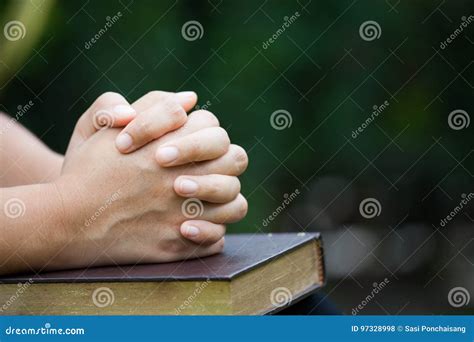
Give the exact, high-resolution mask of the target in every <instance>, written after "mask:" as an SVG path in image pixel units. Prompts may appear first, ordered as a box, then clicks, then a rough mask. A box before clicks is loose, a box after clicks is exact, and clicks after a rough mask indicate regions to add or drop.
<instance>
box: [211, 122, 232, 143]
mask: <svg viewBox="0 0 474 342" xmlns="http://www.w3.org/2000/svg"><path fill="white" fill-rule="evenodd" d="M213 130H214V131H215V134H216V135H217V136H218V137H219V139H220V140H222V141H225V144H226V145H227V147H228V146H229V145H230V138H229V134H228V133H227V131H226V130H225V129H224V128H222V127H214V128H213Z"/></svg>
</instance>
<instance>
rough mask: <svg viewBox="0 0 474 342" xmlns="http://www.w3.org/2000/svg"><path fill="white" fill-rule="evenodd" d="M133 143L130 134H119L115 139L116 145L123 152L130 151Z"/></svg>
mask: <svg viewBox="0 0 474 342" xmlns="http://www.w3.org/2000/svg"><path fill="white" fill-rule="evenodd" d="M132 143H133V141H132V137H131V136H130V135H129V134H128V133H122V134H119V136H118V137H117V138H116V139H115V145H116V146H117V148H118V149H119V150H120V151H122V152H125V151H126V150H128V149H129V148H130V147H131V146H132Z"/></svg>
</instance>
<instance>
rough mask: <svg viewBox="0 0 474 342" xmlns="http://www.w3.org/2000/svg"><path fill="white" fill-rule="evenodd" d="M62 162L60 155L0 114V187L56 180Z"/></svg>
mask: <svg viewBox="0 0 474 342" xmlns="http://www.w3.org/2000/svg"><path fill="white" fill-rule="evenodd" d="M62 163H63V156H61V155H59V154H57V153H55V152H54V151H52V150H51V149H49V148H48V147H47V146H46V145H45V144H43V143H42V142H41V140H39V139H38V138H37V137H35V136H34V135H33V134H32V133H30V132H29V131H28V130H27V129H25V128H24V127H23V126H21V125H20V124H19V123H18V122H16V120H15V119H14V118H10V117H8V116H6V115H5V114H2V113H0V187H10V186H16V185H25V184H38V183H46V182H49V181H52V180H54V179H56V178H57V177H59V174H60V172H61V165H62Z"/></svg>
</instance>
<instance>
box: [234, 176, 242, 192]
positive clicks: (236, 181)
mask: <svg viewBox="0 0 474 342" xmlns="http://www.w3.org/2000/svg"><path fill="white" fill-rule="evenodd" d="M240 190H241V184H240V180H239V179H238V178H237V177H234V192H233V193H234V194H239V193H240Z"/></svg>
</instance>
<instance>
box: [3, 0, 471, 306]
mask: <svg viewBox="0 0 474 342" xmlns="http://www.w3.org/2000/svg"><path fill="white" fill-rule="evenodd" d="M118 13H120V15H119V14H118ZM473 14H474V3H473V2H472V1H471V0H457V1H449V2H448V1H446V2H445V1H417V2H413V1H396V0H386V1H377V2H375V1H362V0H359V1H358V0H339V1H333V2H328V1H324V2H323V1H315V0H298V1H276V0H273V1H272V0H265V1H250V0H241V1H223V0H209V1H205V0H203V1H151V0H141V1H138V0H118V1H117V0H108V1H100V2H99V1H51V0H31V1H29V0H28V1H27V0H21V1H20V0H18V1H5V0H0V20H1V27H2V28H5V26H6V25H7V23H9V22H11V21H13V20H19V21H21V22H22V23H23V24H24V32H23V33H21V34H20V36H21V38H20V39H18V40H16V39H17V38H15V40H13V41H12V40H11V39H10V40H8V39H6V36H5V35H6V33H5V32H2V33H3V34H2V35H1V36H0V109H1V110H2V111H4V112H7V113H9V114H10V115H12V116H15V115H16V114H17V113H18V112H19V111H22V110H23V109H24V108H25V105H26V104H28V103H30V101H32V102H33V104H34V105H33V106H32V107H31V108H30V109H29V110H27V111H26V112H25V113H23V114H22V115H20V116H19V121H20V123H21V124H23V125H25V126H26V127H28V128H29V129H31V130H32V131H33V132H35V134H37V135H38V136H40V137H41V139H42V140H43V141H45V142H46V143H47V144H48V145H49V146H51V148H53V149H54V150H56V151H59V152H64V151H65V149H66V146H67V143H68V139H69V137H70V135H71V133H72V130H73V128H74V124H75V122H76V120H77V119H78V118H79V116H80V115H81V114H82V113H83V112H84V111H85V109H86V108H87V107H88V106H89V105H90V104H91V103H92V102H93V101H94V99H95V98H97V97H98V96H99V95H100V94H101V93H104V92H106V91H115V92H119V93H121V94H123V95H124V96H125V97H126V98H127V99H129V100H130V101H134V100H135V99H137V98H139V97H140V96H142V95H143V94H144V93H146V92H148V91H150V90H154V89H164V90H169V91H183V90H194V91H196V92H197V93H198V94H199V106H200V107H205V108H208V109H209V110H210V111H212V112H214V113H215V114H216V115H217V116H218V117H219V119H220V121H221V124H222V126H223V127H225V128H226V129H227V130H228V131H229V133H230V136H231V138H232V140H233V142H234V143H237V144H240V145H242V146H243V147H245V148H246V150H247V151H248V154H249V157H250V166H249V169H248V171H247V172H246V174H245V175H244V176H243V177H242V184H243V193H244V195H245V196H246V197H247V198H248V200H249V203H250V211H249V214H248V217H247V218H246V219H245V220H244V221H242V222H240V223H238V224H235V225H232V226H231V227H230V228H229V232H231V233H237V232H255V233H262V232H263V233H269V232H279V231H281V232H282V231H297V232H305V231H321V232H322V234H323V238H324V242H325V248H326V264H327V271H328V277H329V278H328V284H327V285H326V287H325V289H324V290H325V293H326V294H327V295H328V297H329V298H330V299H331V300H332V301H334V302H335V303H336V305H337V306H338V307H340V308H341V310H342V311H343V312H344V313H346V314H351V313H353V309H354V308H355V307H357V305H359V304H361V303H362V302H363V301H364V300H366V296H367V295H369V294H370V293H371V291H372V289H373V288H374V285H377V284H380V283H381V282H383V281H384V279H385V278H387V279H388V281H389V283H388V285H386V286H385V287H384V289H383V290H382V291H380V292H379V293H378V294H377V295H376V296H375V297H374V298H371V299H370V300H369V301H368V302H367V300H366V302H367V303H366V305H364V308H363V309H362V310H359V312H358V313H359V314H441V313H443V314H465V313H471V314H472V313H473V312H474V311H473V306H474V299H470V298H469V297H470V296H474V224H473V221H474V207H473V205H472V203H470V202H469V201H470V199H472V195H473V194H472V193H473V192H474V191H473V188H474V187H473V185H474V182H473V176H474V155H473V154H472V152H473V141H474V139H473V135H472V133H473V126H474V124H471V125H469V123H470V116H472V115H474V101H473V98H474V97H473V95H474V88H473V85H474V66H473V62H474V61H473V56H474V17H472V15H473ZM114 16H115V19H114ZM117 18H118V19H117ZM190 21H197V23H198V24H196V23H192V22H191V23H189V22H190ZM374 22H375V24H374ZM107 23H112V24H110V25H109V27H107V30H105V31H104V27H105V26H107ZM463 23H464V24H463ZM186 24H187V25H191V24H192V25H194V27H191V28H190V29H189V30H185V29H183V27H184V28H185V27H186V26H187V25H186ZM366 25H368V26H369V27H368V28H367V31H364V30H363V29H362V30H361V26H362V28H363V27H364V26H366ZM461 27H462V30H460V28H461ZM193 28H194V32H193ZM283 28H284V30H283ZM101 30H102V31H101ZM196 30H197V33H196ZM23 34H24V35H23ZM94 36H96V38H97V37H99V38H98V39H96V42H95V43H92V44H91V43H90V42H91V39H92V38H93V37H94ZM450 37H451V42H447V43H446V39H448V38H450ZM453 37H454V38H453ZM10 38H11V37H10ZM270 38H272V41H269V39H270ZM387 104H388V105H387ZM382 105H383V106H382ZM374 106H377V109H376V111H377V115H373V114H372V113H373V112H374ZM23 111H24V110H23ZM451 113H453V114H452V115H451V116H450V114H451ZM272 114H273V116H272ZM369 118H371V119H373V120H369V121H370V122H369V123H368V124H367V125H366V120H368V119H369ZM362 125H365V127H363V126H362ZM358 127H362V130H359V133H357V134H355V133H354V131H356V130H357V129H358ZM295 194H296V195H295ZM366 199H368V200H367V201H365V202H364V200H366ZM463 199H464V200H465V201H466V202H467V206H466V205H463V207H462V209H461V210H456V212H455V215H454V216H453V217H454V219H453V220H451V221H449V222H447V224H442V219H443V218H445V217H446V216H447V215H449V214H450V212H451V211H453V210H455V208H456V207H458V208H459V205H460V203H461V201H462V200H463ZM285 200H286V202H287V203H289V204H284V205H283V203H284V201H285ZM366 202H368V203H369V204H370V203H371V204H373V205H372V206H371V205H369V207H366V208H365V209H364V208H363V207H360V204H361V203H366ZM283 207H284V208H283ZM370 208H372V209H375V211H374V212H370ZM365 210H369V211H365ZM269 216H272V220H269V219H268V217H269ZM372 216H373V217H372ZM456 287H461V288H463V290H462V291H461V292H458V297H459V295H460V296H461V297H459V298H461V302H460V304H461V305H457V304H456V303H455V302H454V305H453V292H451V294H450V291H451V290H453V289H455V288H456ZM456 291H457V290H455V292H456ZM459 298H458V299H459ZM450 299H451V303H450ZM468 299H470V300H468ZM457 306H459V307H457Z"/></svg>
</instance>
